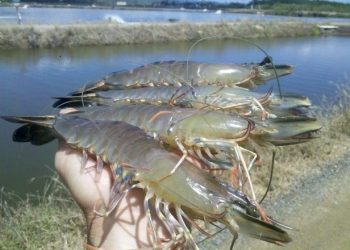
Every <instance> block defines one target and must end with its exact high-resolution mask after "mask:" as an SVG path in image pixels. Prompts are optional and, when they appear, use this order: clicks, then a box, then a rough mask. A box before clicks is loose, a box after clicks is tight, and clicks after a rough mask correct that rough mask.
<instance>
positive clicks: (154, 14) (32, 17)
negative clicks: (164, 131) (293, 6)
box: [0, 7, 350, 24]
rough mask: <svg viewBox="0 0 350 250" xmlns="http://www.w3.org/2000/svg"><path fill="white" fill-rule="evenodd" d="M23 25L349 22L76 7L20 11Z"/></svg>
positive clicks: (0, 15)
mask: <svg viewBox="0 0 350 250" xmlns="http://www.w3.org/2000/svg"><path fill="white" fill-rule="evenodd" d="M20 14H21V18H22V22H23V23H24V24H67V23H77V22H80V23H86V22H102V21H106V20H112V21H118V22H168V21H191V22H220V21H233V20H244V19H251V20H286V19H297V20H303V21H306V22H336V23H339V22H349V21H350V19H348V18H313V17H303V18H296V17H294V18H292V17H286V16H273V15H257V14H244V13H225V12H220V11H207V12H204V11H202V10H180V9H178V10H175V9H174V10H169V9H156V10H127V9H94V8H90V9H78V8H31V7H29V8H20ZM2 23H17V14H16V9H15V8H13V7H0V24H2Z"/></svg>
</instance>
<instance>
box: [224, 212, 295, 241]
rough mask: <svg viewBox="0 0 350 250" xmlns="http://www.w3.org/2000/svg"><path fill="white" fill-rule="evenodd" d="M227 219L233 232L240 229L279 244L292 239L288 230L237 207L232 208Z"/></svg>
mask: <svg viewBox="0 0 350 250" xmlns="http://www.w3.org/2000/svg"><path fill="white" fill-rule="evenodd" d="M226 221H227V222H228V228H229V229H230V231H232V233H236V232H237V231H239V232H242V233H244V234H247V235H249V236H251V237H253V238H256V239H259V240H263V241H267V242H270V243H274V244H277V245H283V244H284V243H288V242H290V241H292V239H291V237H290V236H289V235H288V233H287V232H286V231H284V230H282V229H280V228H279V227H277V226H275V225H272V224H268V223H266V222H263V221H261V220H258V219H256V218H254V217H252V216H249V215H247V214H245V213H242V212H240V211H238V210H236V209H234V210H231V212H229V213H228V215H226Z"/></svg>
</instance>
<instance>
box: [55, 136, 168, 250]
mask: <svg viewBox="0 0 350 250" xmlns="http://www.w3.org/2000/svg"><path fill="white" fill-rule="evenodd" d="M81 162H82V153H81V152H80V151H78V150H75V149H73V148H71V147H70V146H69V145H67V144H66V143H64V142H59V149H58V151H57V152H56V156H55V166H56V170H57V172H58V174H59V175H60V176H61V178H62V180H63V182H64V183H65V185H66V186H67V187H68V189H69V190H70V192H71V194H72V196H73V198H74V200H75V201H76V202H77V204H78V205H79V207H80V208H81V209H82V211H83V213H84V215H85V218H86V222H87V244H88V245H91V246H95V247H97V248H101V249H104V250H109V249H121V250H123V249H139V248H145V247H146V248H147V247H149V248H151V246H152V243H151V239H152V237H151V235H150V234H149V233H148V232H149V230H148V229H147V228H148V226H147V217H146V216H145V211H144V208H143V200H144V196H145V193H144V192H143V190H141V189H136V188H135V189H132V190H131V191H129V192H128V193H127V195H126V196H125V197H124V198H123V199H122V200H121V201H120V203H119V205H118V206H117V207H116V209H114V210H113V211H112V212H111V213H110V214H109V215H108V216H105V217H101V216H98V215H96V213H95V212H94V208H95V207H101V205H104V206H105V207H107V205H108V202H109V199H110V194H111V193H110V190H111V187H112V184H113V178H112V173H111V171H110V169H109V167H108V166H105V167H104V168H103V171H102V173H101V176H100V178H99V180H98V181H96V180H95V175H96V170H95V164H96V162H95V161H94V160H92V159H89V160H88V161H87V163H86V166H84V167H83V166H81V164H82V163H81ZM155 225H156V227H157V233H158V237H159V238H167V235H166V229H165V228H164V226H163V224H162V223H161V222H160V221H159V220H155ZM87 249H96V248H94V247H90V248H89V246H88V247H87Z"/></svg>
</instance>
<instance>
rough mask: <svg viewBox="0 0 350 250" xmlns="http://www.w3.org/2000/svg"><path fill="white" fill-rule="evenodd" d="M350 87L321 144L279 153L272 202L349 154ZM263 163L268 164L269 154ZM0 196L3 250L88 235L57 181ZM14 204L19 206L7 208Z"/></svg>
mask: <svg viewBox="0 0 350 250" xmlns="http://www.w3.org/2000/svg"><path fill="white" fill-rule="evenodd" d="M349 84H350V80H347V82H346V84H344V85H340V86H339V91H338V101H337V103H336V104H328V105H327V106H326V107H322V109H321V111H320V112H318V116H319V119H320V120H321V121H322V123H323V126H324V127H323V129H322V133H321V134H320V138H319V139H315V140H314V141H313V142H311V143H306V144H302V145H297V146H288V147H285V148H280V149H279V150H278V154H277V159H276V164H275V166H276V167H275V174H274V179H273V184H272V190H271V191H270V193H269V200H274V199H278V197H279V196H280V195H282V194H286V193H288V192H291V191H292V190H294V189H295V187H297V186H300V185H303V181H304V180H306V179H307V178H309V177H310V176H314V175H316V174H319V173H321V172H322V171H324V170H325V169H326V168H327V167H329V166H332V163H333V162H336V161H337V160H338V159H339V158H341V157H343V156H344V155H345V154H346V153H347V151H348V150H347V148H348V145H349V143H350V128H349V126H348V124H349V122H350V108H349V104H350V89H349V87H346V86H349ZM325 103H329V102H325ZM265 159H267V160H266V162H268V160H269V155H268V154H266V157H265ZM268 176H269V164H268V163H266V164H263V165H262V166H261V167H255V169H254V171H253V177H254V182H255V185H256V189H257V191H258V193H259V197H261V195H262V193H263V192H264V191H265V189H266V184H267V182H268ZM0 195H1V196H0V222H1V226H0V249H81V248H82V247H81V246H82V243H83V242H84V235H85V226H84V219H83V216H82V215H81V213H80V210H79V208H78V207H77V206H76V205H75V203H74V201H73V200H71V199H70V198H69V197H70V195H69V193H68V191H67V190H66V189H65V188H64V187H63V185H62V184H61V183H60V182H59V181H58V180H57V178H53V179H52V180H50V182H49V183H48V186H47V188H46V189H45V190H44V191H43V193H42V194H40V195H38V196H31V197H28V198H27V199H24V200H19V198H16V197H15V196H14V195H11V194H8V193H4V192H2V193H0ZM13 200H15V201H16V202H17V205H16V206H11V205H8V204H9V202H11V201H13ZM277 211H279V210H278V209H277ZM280 213H283V211H280Z"/></svg>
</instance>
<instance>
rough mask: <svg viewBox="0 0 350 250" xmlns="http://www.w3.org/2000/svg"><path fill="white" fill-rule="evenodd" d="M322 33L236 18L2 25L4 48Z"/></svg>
mask: <svg viewBox="0 0 350 250" xmlns="http://www.w3.org/2000/svg"><path fill="white" fill-rule="evenodd" d="M317 34H319V30H318V28H317V26H316V25H315V24H309V23H302V22H297V21H250V20H247V21H235V22H221V23H184V22H179V23H159V24H117V23H97V24H74V25H36V26H31V25H22V26H18V25H8V26H0V49H5V48H56V47H76V46H88V45H116V44H140V43H161V42H169V41H190V40H198V39H201V38H204V37H212V36H217V37H218V38H220V37H222V38H235V37H242V38H260V37H294V36H311V35H317Z"/></svg>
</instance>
